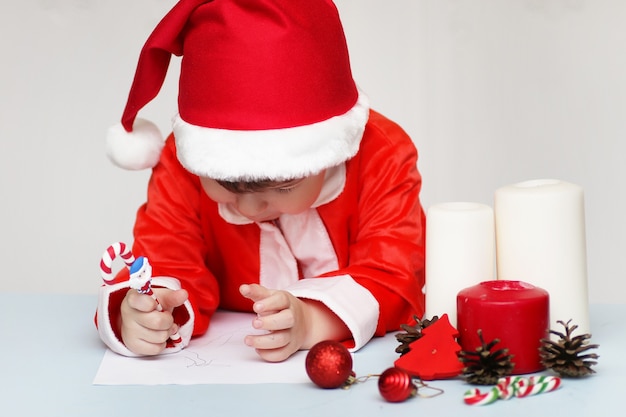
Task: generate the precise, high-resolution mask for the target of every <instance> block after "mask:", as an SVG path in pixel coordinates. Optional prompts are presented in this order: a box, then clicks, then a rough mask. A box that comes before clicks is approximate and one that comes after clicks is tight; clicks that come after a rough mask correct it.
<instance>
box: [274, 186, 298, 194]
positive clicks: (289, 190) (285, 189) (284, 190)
mask: <svg viewBox="0 0 626 417" xmlns="http://www.w3.org/2000/svg"><path fill="white" fill-rule="evenodd" d="M295 188H296V187H295V186H293V187H285V188H277V189H276V190H277V191H278V192H279V193H290V192H292V191H293V190H294V189H295Z"/></svg>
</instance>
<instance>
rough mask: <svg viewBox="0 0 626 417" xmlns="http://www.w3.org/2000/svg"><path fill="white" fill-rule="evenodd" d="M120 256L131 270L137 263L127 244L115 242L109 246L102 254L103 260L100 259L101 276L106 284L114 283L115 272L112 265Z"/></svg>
mask: <svg viewBox="0 0 626 417" xmlns="http://www.w3.org/2000/svg"><path fill="white" fill-rule="evenodd" d="M118 256H119V257H120V258H122V260H123V261H124V263H125V264H126V266H127V267H129V268H130V267H131V265H132V264H133V262H135V257H134V256H133V253H132V252H131V251H130V247H128V246H127V245H126V244H125V243H122V242H115V243H113V244H112V245H111V246H109V247H108V248H107V249H106V250H105V251H104V253H103V254H102V259H100V274H101V275H102V279H103V280H104V282H105V283H107V284H112V283H113V270H112V269H111V265H112V264H113V261H114V260H115V258H117V257H118Z"/></svg>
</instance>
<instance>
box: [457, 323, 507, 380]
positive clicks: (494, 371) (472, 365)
mask: <svg viewBox="0 0 626 417" xmlns="http://www.w3.org/2000/svg"><path fill="white" fill-rule="evenodd" d="M478 337H479V338H480V344H481V346H479V347H477V348H476V351H475V352H468V351H464V350H461V351H459V352H458V353H457V356H458V357H459V360H460V361H461V362H463V363H464V364H465V367H464V368H463V376H464V377H465V380H466V381H467V382H469V383H470V384H476V385H495V384H497V383H498V379H500V378H502V377H504V376H507V375H509V374H510V373H511V372H512V371H513V367H514V363H512V362H511V358H512V357H513V355H509V354H508V353H509V350H508V349H506V348H505V349H499V350H496V351H495V352H493V353H492V352H491V349H493V347H494V346H495V345H497V344H498V343H500V339H493V340H492V341H491V342H489V343H485V341H484V339H483V332H482V330H481V329H478Z"/></svg>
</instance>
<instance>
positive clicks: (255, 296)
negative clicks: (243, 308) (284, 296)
mask: <svg viewBox="0 0 626 417" xmlns="http://www.w3.org/2000/svg"><path fill="white" fill-rule="evenodd" d="M239 293H240V294H241V295H243V296H244V297H246V298H249V299H250V300H252V301H255V302H256V301H259V300H263V299H264V298H267V297H269V296H270V295H272V293H273V291H272V290H270V289H268V288H265V287H263V286H262V285H259V284H243V285H242V286H240V287H239Z"/></svg>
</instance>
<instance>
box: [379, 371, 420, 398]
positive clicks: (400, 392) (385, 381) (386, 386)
mask: <svg viewBox="0 0 626 417" xmlns="http://www.w3.org/2000/svg"><path fill="white" fill-rule="evenodd" d="M378 390H379V391H380V395H382V396H383V398H384V399H385V400H387V401H389V402H392V403H397V402H402V401H404V400H406V399H408V398H411V397H414V396H415V395H416V394H417V386H416V385H415V384H414V383H413V379H412V378H411V376H410V375H409V374H408V373H407V372H406V371H403V370H402V369H400V368H395V367H394V368H389V369H387V370H386V371H385V372H383V373H382V374H380V377H379V378H378Z"/></svg>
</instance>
